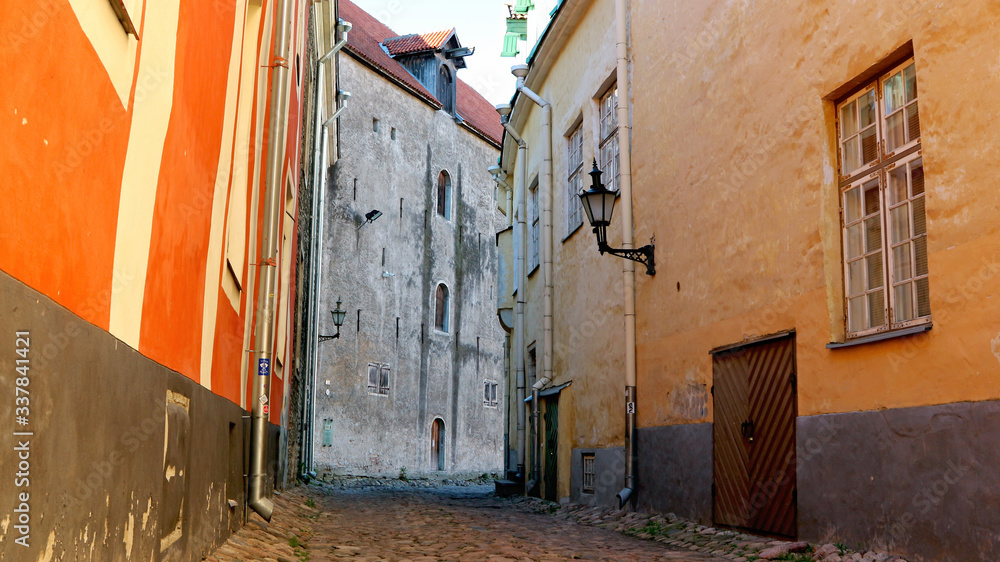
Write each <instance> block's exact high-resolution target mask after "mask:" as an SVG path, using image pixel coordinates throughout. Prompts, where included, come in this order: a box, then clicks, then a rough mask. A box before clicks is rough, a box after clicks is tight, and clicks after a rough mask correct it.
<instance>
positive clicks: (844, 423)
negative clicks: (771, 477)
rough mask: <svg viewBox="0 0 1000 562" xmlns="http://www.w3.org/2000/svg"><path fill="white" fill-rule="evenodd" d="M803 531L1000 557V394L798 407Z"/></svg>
mask: <svg viewBox="0 0 1000 562" xmlns="http://www.w3.org/2000/svg"><path fill="white" fill-rule="evenodd" d="M796 431H797V433H798V444H797V454H798V471H797V472H798V486H799V494H798V500H799V536H800V537H801V538H802V539H805V540H820V541H831V542H832V541H836V542H842V543H845V544H848V545H855V544H858V543H860V544H861V545H863V546H865V547H866V548H873V549H878V550H882V551H885V552H891V553H893V554H898V555H901V556H903V557H905V558H906V559H907V560H911V561H914V562H916V561H922V560H927V561H930V560H935V561H939V560H941V561H943V560H955V561H968V560H990V561H992V560H1000V446H998V445H1000V402H995V401H993V402H973V403H957V404H946V405H940V406H926V407H919V408H901V409H896V410H883V411H877V412H857V413H847V414H832V415H823V416H809V417H800V418H799V419H798V423H797V426H796Z"/></svg>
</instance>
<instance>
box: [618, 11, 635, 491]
mask: <svg viewBox="0 0 1000 562" xmlns="http://www.w3.org/2000/svg"><path fill="white" fill-rule="evenodd" d="M615 15H616V17H615V24H616V29H615V31H616V48H617V66H618V68H617V70H618V77H617V78H618V153H619V156H618V159H619V166H620V168H621V169H620V171H619V173H620V175H621V179H620V182H621V183H620V185H621V201H622V247H623V248H634V247H635V244H634V240H633V238H634V236H635V227H634V225H633V223H632V149H631V147H632V127H631V121H630V119H631V116H630V115H629V113H630V112H629V101H628V100H629V92H630V91H631V87H630V85H629V75H628V29H627V27H626V20H625V18H626V16H627V15H628V14H627V12H626V10H625V0H615ZM622 261H623V262H624V269H623V275H622V283H623V285H624V289H625V291H624V292H625V408H626V409H625V412H626V413H625V488H624V489H623V490H622V491H620V492H618V494H617V497H618V502H619V504H618V506H619V507H624V506H625V504H626V503H628V502H629V501H630V500H634V492H635V489H636V488H635V441H636V424H635V401H636V392H635V262H634V261H632V260H622Z"/></svg>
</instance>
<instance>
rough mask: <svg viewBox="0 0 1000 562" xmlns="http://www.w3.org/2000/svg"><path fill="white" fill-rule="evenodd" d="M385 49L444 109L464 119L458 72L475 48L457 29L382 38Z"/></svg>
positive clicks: (457, 117) (458, 118)
mask: <svg viewBox="0 0 1000 562" xmlns="http://www.w3.org/2000/svg"><path fill="white" fill-rule="evenodd" d="M382 49H383V50H385V52H386V54H388V55H389V56H390V57H392V58H393V59H395V60H396V61H398V62H399V64H400V65H402V67H403V68H405V69H406V70H407V72H409V73H410V75H411V76H412V77H413V78H415V79H416V80H417V81H418V82H419V83H420V85H421V86H423V87H424V88H425V89H426V90H427V91H426V94H428V97H431V96H432V97H434V99H436V100H437V101H438V102H439V103H440V104H441V109H443V110H445V111H447V112H448V113H449V114H451V115H452V116H454V117H455V118H456V119H457V120H461V118H460V117H459V116H458V111H459V109H458V107H457V106H458V100H457V95H458V94H457V93H456V86H457V84H458V81H457V80H456V76H455V74H456V73H457V72H458V71H459V70H461V69H463V68H465V57H468V56H472V54H473V53H475V51H476V50H475V48H472V47H463V46H462V44H461V43H460V42H459V41H458V36H457V35H455V29H454V28H451V29H444V30H441V31H434V32H432V33H422V34H416V33H412V34H410V35H401V36H399V37H389V38H387V39H384V40H383V41H382ZM428 101H430V100H428Z"/></svg>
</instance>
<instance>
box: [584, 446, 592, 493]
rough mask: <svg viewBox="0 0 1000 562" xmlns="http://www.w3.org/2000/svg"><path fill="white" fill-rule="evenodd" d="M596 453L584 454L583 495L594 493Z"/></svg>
mask: <svg viewBox="0 0 1000 562" xmlns="http://www.w3.org/2000/svg"><path fill="white" fill-rule="evenodd" d="M594 465H595V462H594V453H584V454H583V493H584V494H593V493H594V472H595V470H594Z"/></svg>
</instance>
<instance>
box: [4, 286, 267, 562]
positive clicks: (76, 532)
mask: <svg viewBox="0 0 1000 562" xmlns="http://www.w3.org/2000/svg"><path fill="white" fill-rule="evenodd" d="M95 302H97V301H96V297H95ZM15 332H28V333H29V334H30V335H29V336H27V337H28V338H29V345H27V347H28V348H29V349H30V351H29V352H28V353H27V356H28V359H29V360H30V362H29V363H28V365H29V367H30V369H29V371H28V379H29V381H28V384H27V386H22V388H25V389H26V391H27V394H26V395H24V396H27V397H28V398H29V399H30V400H29V401H26V402H23V403H22V405H18V406H19V407H27V408H28V409H27V410H21V411H19V412H18V414H17V415H18V416H20V417H21V418H23V420H24V421H25V423H24V424H23V425H15V410H14V408H15V390H14V388H15V377H16V376H20V375H19V374H18V373H17V372H16V370H15V359H17V358H20V356H19V355H17V354H15V353H14V351H15V337H16V336H15ZM4 346H5V347H4ZM0 385H2V387H3V388H4V391H3V393H2V394H3V396H5V397H6V398H5V399H4V402H5V403H4V404H3V406H2V407H0V411H3V412H7V414H8V415H6V416H4V417H3V419H4V420H6V421H7V422H8V427H6V428H5V431H0V467H2V472H0V521H2V522H3V524H2V526H0V558H3V559H10V560H35V559H36V558H37V559H41V558H45V559H52V560H71V559H76V558H78V557H86V558H92V559H94V560H125V559H129V560H200V559H201V557H202V556H203V555H204V554H206V553H208V552H211V551H212V550H213V549H214V548H215V547H216V546H218V545H220V544H222V543H223V542H224V541H225V539H226V538H227V537H228V536H229V535H230V534H231V533H232V532H233V531H234V530H237V529H239V528H240V527H241V526H242V524H243V519H244V516H245V513H244V510H243V506H244V505H245V501H246V494H245V485H246V484H245V480H244V477H243V475H244V474H245V473H246V472H247V471H246V470H245V468H244V467H245V466H246V463H247V459H248V458H249V457H248V454H249V441H250V439H249V437H250V426H249V420H244V419H243V416H244V414H245V411H244V410H243V409H242V408H240V407H239V406H238V405H236V404H233V403H232V402H230V401H229V400H226V399H225V398H222V397H220V396H217V395H215V394H213V393H212V392H211V391H209V390H207V389H205V388H204V387H202V386H201V385H199V384H197V383H195V382H194V381H192V380H191V379H189V378H187V377H185V376H183V375H181V374H179V373H177V372H175V371H172V370H170V369H167V368H166V367H164V366H162V365H160V364H158V363H156V362H154V361H151V360H149V359H148V358H146V357H144V356H142V355H140V354H139V353H137V352H136V351H135V350H133V349H132V348H130V347H128V346H127V345H125V344H123V343H122V342H120V341H118V340H117V339H116V338H114V337H113V336H111V335H110V334H109V333H108V332H106V331H104V330H102V329H99V328H97V327H95V326H93V325H92V324H90V323H88V322H86V321H83V320H81V319H80V318H79V317H78V316H76V315H75V314H72V313H71V312H69V311H67V310H66V309H65V308H63V307H62V306H60V305H58V304H56V303H54V302H53V301H52V300H50V299H48V298H47V297H45V296H44V295H42V294H40V293H38V292H36V291H34V290H32V289H31V288H29V287H27V286H26V285H24V284H23V283H21V282H19V281H17V280H15V279H13V278H12V277H10V276H9V275H7V274H6V273H3V272H0ZM23 404H26V406H25V405H23ZM22 414H24V415H22ZM14 432H22V433H30V434H29V435H14V434H13V433H14ZM279 437H280V429H279V428H278V427H276V426H274V425H271V426H270V429H269V441H268V447H269V451H268V453H269V457H270V461H269V463H268V473H269V474H270V475H272V476H273V474H274V469H275V464H276V463H275V459H276V458H277V451H278V449H277V446H278V442H279ZM18 449H20V451H19V450H18ZM19 463H21V464H20V466H19ZM19 468H23V469H24V470H23V471H21V472H23V473H24V476H23V477H17V476H16V473H17V472H19ZM267 486H268V493H270V491H271V490H270V489H271V487H272V486H273V477H271V478H268V479H267ZM22 498H26V499H22ZM230 499H232V500H235V501H236V502H237V507H236V508H235V509H232V508H230V507H229V505H228V500H230ZM253 517H257V516H256V515H253ZM25 535H26V538H24V537H25ZM18 539H22V540H21V541H19V540H18ZM25 545H27V546H25Z"/></svg>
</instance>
